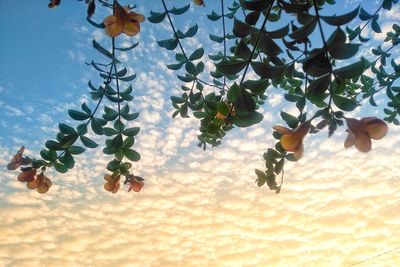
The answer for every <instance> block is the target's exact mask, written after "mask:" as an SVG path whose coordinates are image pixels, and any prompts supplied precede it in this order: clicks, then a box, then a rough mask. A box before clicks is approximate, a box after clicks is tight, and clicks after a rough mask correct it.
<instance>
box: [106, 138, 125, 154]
mask: <svg viewBox="0 0 400 267" xmlns="http://www.w3.org/2000/svg"><path fill="white" fill-rule="evenodd" d="M122 142H123V139H122V135H121V134H118V135H116V136H115V137H114V138H113V139H112V141H111V143H110V145H109V146H108V147H110V148H111V149H112V150H114V151H118V150H120V149H121V148H122Z"/></svg>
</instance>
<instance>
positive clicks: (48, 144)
mask: <svg viewBox="0 0 400 267" xmlns="http://www.w3.org/2000/svg"><path fill="white" fill-rule="evenodd" d="M44 146H45V147H47V148H48V149H50V150H62V148H61V145H60V144H59V143H58V142H56V141H54V140H47V141H46V143H45V144H44Z"/></svg>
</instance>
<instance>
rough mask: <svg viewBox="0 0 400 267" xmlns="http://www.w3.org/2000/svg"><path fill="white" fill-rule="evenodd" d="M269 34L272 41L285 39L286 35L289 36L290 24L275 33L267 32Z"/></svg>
mask: <svg viewBox="0 0 400 267" xmlns="http://www.w3.org/2000/svg"><path fill="white" fill-rule="evenodd" d="M266 33H267V34H268V36H269V37H271V38H272V39H281V38H283V37H285V36H286V35H288V33H289V24H287V25H286V26H284V27H282V28H279V29H277V30H275V31H270V32H268V31H267V32H266Z"/></svg>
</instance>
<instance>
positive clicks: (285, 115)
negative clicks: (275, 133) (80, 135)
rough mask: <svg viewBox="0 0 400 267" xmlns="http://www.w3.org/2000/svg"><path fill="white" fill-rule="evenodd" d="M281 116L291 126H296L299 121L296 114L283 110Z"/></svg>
mask: <svg viewBox="0 0 400 267" xmlns="http://www.w3.org/2000/svg"><path fill="white" fill-rule="evenodd" d="M281 117H282V119H283V120H284V121H285V122H286V123H287V124H288V125H289V127H290V128H294V127H296V126H297V124H298V122H299V120H298V119H297V118H296V117H295V116H293V115H290V114H289V113H286V112H284V111H281Z"/></svg>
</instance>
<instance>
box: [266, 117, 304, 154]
mask: <svg viewBox="0 0 400 267" xmlns="http://www.w3.org/2000/svg"><path fill="white" fill-rule="evenodd" d="M310 127H311V121H305V122H303V123H302V124H300V125H299V126H298V127H297V128H296V129H294V130H291V129H288V128H286V127H283V126H280V125H275V126H273V127H272V128H273V129H274V130H275V131H277V132H279V133H281V134H282V136H281V145H282V147H283V148H284V149H285V150H286V151H289V152H293V156H294V158H295V159H300V158H301V157H302V156H303V152H304V145H303V139H304V136H306V134H307V133H308V131H309V130H310Z"/></svg>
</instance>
